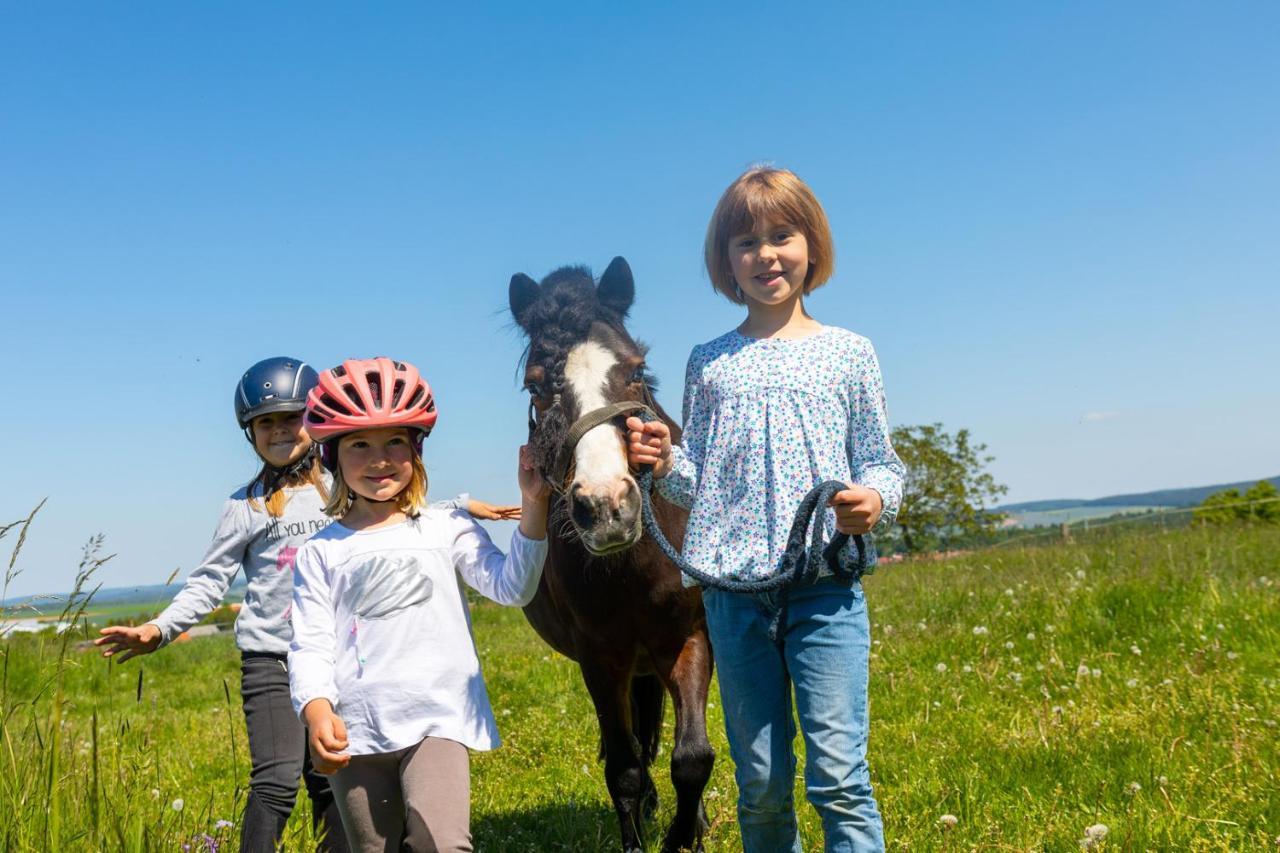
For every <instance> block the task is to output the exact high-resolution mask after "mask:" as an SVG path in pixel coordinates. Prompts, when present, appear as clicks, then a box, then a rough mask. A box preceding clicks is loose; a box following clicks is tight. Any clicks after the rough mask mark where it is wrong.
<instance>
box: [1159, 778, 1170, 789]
mask: <svg viewBox="0 0 1280 853" xmlns="http://www.w3.org/2000/svg"><path fill="white" fill-rule="evenodd" d="M1156 782H1157V783H1158V784H1159V785H1160V787H1161V788H1163V787H1164V786H1165V785H1168V784H1169V777H1168V776H1161V777H1160V778H1159V779H1157V780H1156Z"/></svg>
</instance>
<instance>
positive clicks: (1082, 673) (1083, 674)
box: [1076, 663, 1089, 678]
mask: <svg viewBox="0 0 1280 853" xmlns="http://www.w3.org/2000/svg"><path fill="white" fill-rule="evenodd" d="M1076 676H1077V677H1078V678H1088V677H1089V665H1088V664H1084V663H1082V664H1080V665H1079V666H1078V667H1076Z"/></svg>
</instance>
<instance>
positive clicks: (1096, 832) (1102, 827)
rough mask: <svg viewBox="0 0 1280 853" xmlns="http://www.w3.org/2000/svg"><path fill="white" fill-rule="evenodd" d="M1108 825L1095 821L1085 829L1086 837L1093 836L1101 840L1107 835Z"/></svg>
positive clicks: (1095, 839) (1096, 839) (1094, 838)
mask: <svg viewBox="0 0 1280 853" xmlns="http://www.w3.org/2000/svg"><path fill="white" fill-rule="evenodd" d="M1107 832H1109V830H1108V829H1107V825H1106V824H1105V823H1095V824H1094V825H1093V826H1091V827H1089V828H1088V829H1086V830H1085V831H1084V834H1085V837H1086V838H1092V839H1093V840H1094V841H1101V840H1102V839H1104V838H1106V837H1107Z"/></svg>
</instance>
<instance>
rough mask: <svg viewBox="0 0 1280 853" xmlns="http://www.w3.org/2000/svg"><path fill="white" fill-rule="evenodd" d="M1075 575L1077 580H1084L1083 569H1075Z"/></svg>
mask: <svg viewBox="0 0 1280 853" xmlns="http://www.w3.org/2000/svg"><path fill="white" fill-rule="evenodd" d="M1076 577H1077V578H1078V579H1079V580H1084V569H1076Z"/></svg>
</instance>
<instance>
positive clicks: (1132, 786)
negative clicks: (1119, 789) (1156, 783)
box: [1124, 782, 1142, 797]
mask: <svg viewBox="0 0 1280 853" xmlns="http://www.w3.org/2000/svg"><path fill="white" fill-rule="evenodd" d="M1141 790H1142V786H1141V785H1139V784H1138V783H1137V782H1130V783H1129V786H1128V787H1127V788H1125V789H1124V792H1125V793H1126V794H1128V795H1129V796H1131V797H1136V796H1137V795H1138V792H1139V791H1141Z"/></svg>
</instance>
